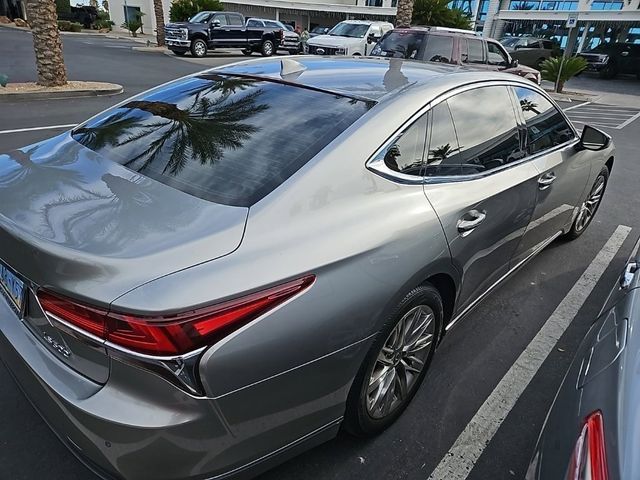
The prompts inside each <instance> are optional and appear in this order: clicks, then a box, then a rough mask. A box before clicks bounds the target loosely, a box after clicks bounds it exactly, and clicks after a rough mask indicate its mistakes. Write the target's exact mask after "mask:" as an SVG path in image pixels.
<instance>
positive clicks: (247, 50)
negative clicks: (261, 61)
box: [242, 48, 253, 57]
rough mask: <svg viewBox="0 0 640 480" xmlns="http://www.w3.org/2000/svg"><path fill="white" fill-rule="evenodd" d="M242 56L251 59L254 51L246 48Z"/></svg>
mask: <svg viewBox="0 0 640 480" xmlns="http://www.w3.org/2000/svg"><path fill="white" fill-rule="evenodd" d="M242 54H243V55H245V56H247V57H249V56H250V55H252V54H253V50H251V49H249V48H245V49H243V50H242Z"/></svg>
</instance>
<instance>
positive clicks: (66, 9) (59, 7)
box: [56, 0, 71, 13]
mask: <svg viewBox="0 0 640 480" xmlns="http://www.w3.org/2000/svg"><path fill="white" fill-rule="evenodd" d="M56 12H57V13H71V1H70V0H56Z"/></svg>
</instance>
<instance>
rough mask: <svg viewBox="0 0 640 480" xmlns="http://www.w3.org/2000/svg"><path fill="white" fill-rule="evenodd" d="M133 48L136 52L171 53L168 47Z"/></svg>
mask: <svg viewBox="0 0 640 480" xmlns="http://www.w3.org/2000/svg"><path fill="white" fill-rule="evenodd" d="M131 50H135V51H136V52H151V53H165V54H168V53H171V52H170V51H169V49H168V48H166V47H131Z"/></svg>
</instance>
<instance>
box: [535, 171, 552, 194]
mask: <svg viewBox="0 0 640 480" xmlns="http://www.w3.org/2000/svg"><path fill="white" fill-rule="evenodd" d="M555 181H556V175H555V173H553V172H549V173H545V174H544V175H542V176H541V177H540V178H539V179H538V188H539V189H540V190H546V189H547V188H549V187H550V186H551V184H552V183H553V182H555Z"/></svg>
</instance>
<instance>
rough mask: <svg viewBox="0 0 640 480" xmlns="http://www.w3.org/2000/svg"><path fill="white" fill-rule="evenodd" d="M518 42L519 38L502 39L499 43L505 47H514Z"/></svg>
mask: <svg viewBox="0 0 640 480" xmlns="http://www.w3.org/2000/svg"><path fill="white" fill-rule="evenodd" d="M519 41H520V38H518V37H509V38H503V39H502V40H500V43H501V44H502V45H504V46H505V47H515V46H516V45H517V44H518V42H519Z"/></svg>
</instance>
